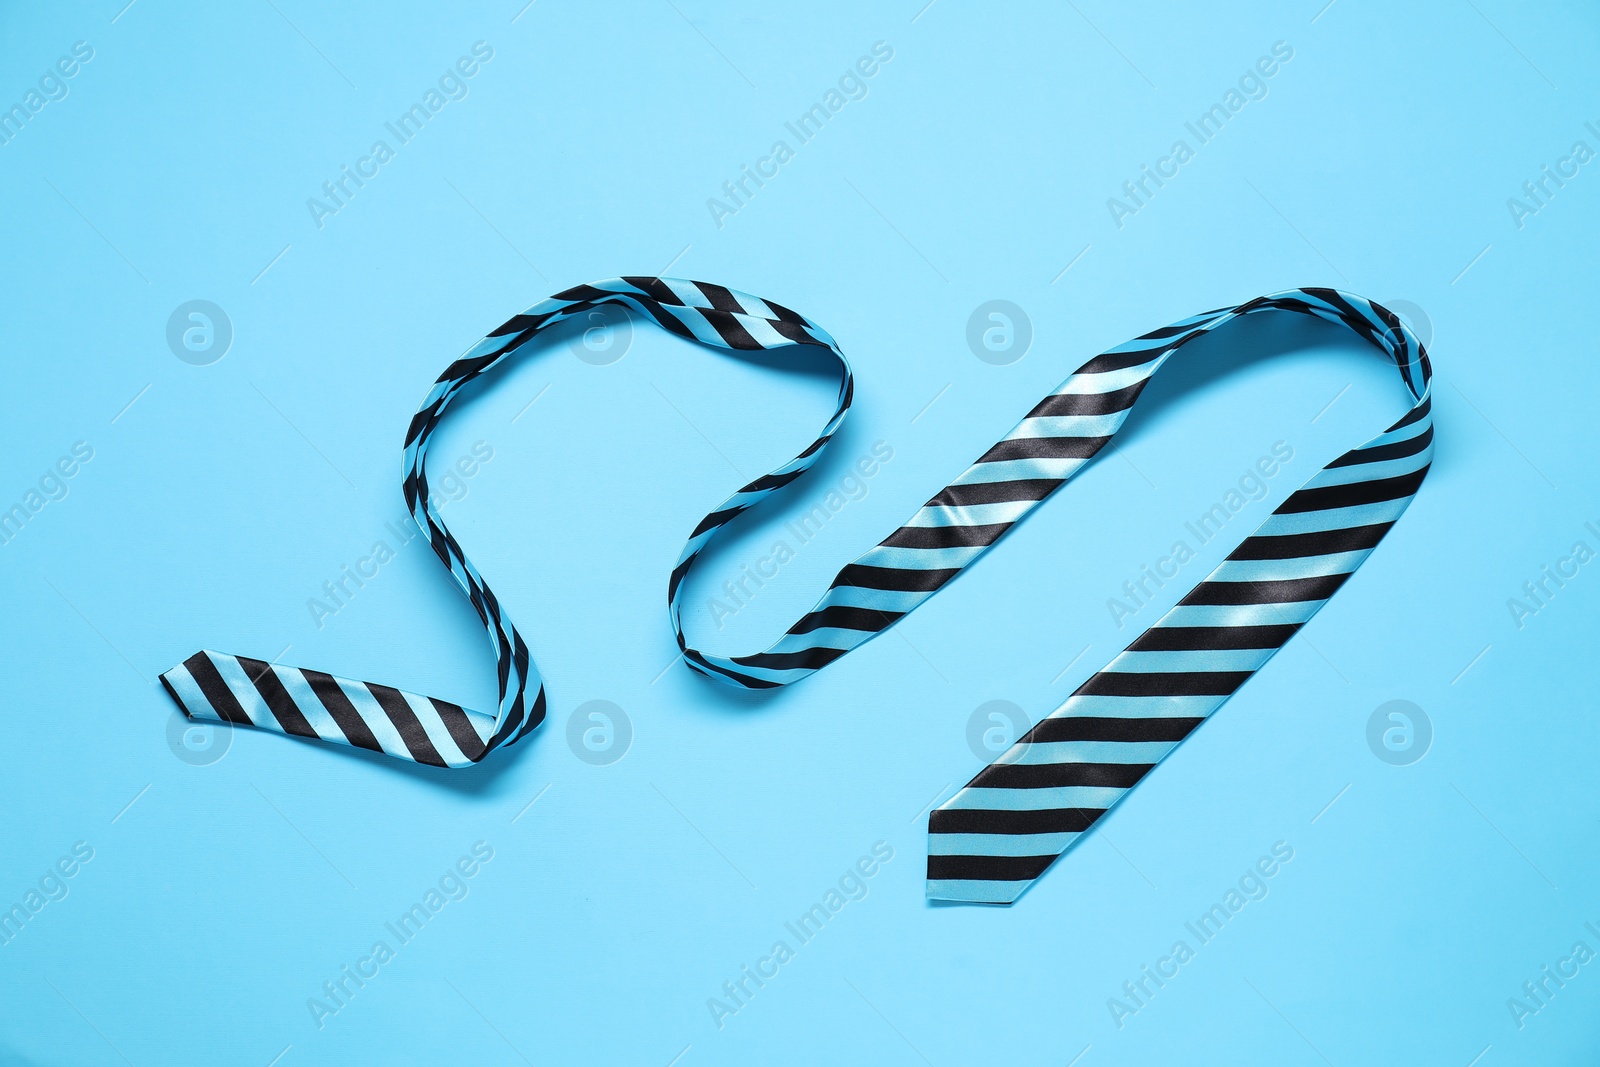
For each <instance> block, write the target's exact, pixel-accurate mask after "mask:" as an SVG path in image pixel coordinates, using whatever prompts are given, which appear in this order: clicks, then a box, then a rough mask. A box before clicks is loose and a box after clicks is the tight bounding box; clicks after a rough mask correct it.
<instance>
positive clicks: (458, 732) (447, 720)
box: [428, 697, 489, 763]
mask: <svg viewBox="0 0 1600 1067" xmlns="http://www.w3.org/2000/svg"><path fill="white" fill-rule="evenodd" d="M428 703H430V704H432V705H433V710H434V711H436V712H438V713H439V721H440V722H443V723H444V728H445V729H446V730H449V731H450V738H451V740H453V741H454V742H455V743H456V747H457V748H459V749H460V750H461V754H462V755H464V756H466V757H467V759H469V760H471V761H472V762H473V763H477V762H478V761H479V760H481V759H483V757H484V756H485V755H487V754H488V752H489V749H488V748H487V747H486V746H485V745H484V743H483V738H481V737H479V736H478V731H476V730H474V729H473V728H472V721H471V720H470V719H468V718H467V713H466V711H465V709H463V708H462V707H461V705H459V704H452V703H450V702H449V701H447V700H435V699H433V698H432V697H429V698H428Z"/></svg>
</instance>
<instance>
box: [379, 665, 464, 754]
mask: <svg viewBox="0 0 1600 1067" xmlns="http://www.w3.org/2000/svg"><path fill="white" fill-rule="evenodd" d="M361 684H362V685H365V686H366V687H367V691H368V692H369V693H371V694H372V696H373V699H375V700H377V702H378V706H379V707H381V708H382V709H383V713H384V714H385V715H387V716H389V721H390V722H392V723H394V728H395V730H396V731H398V732H399V734H400V740H402V741H404V742H405V743H406V751H407V752H410V753H411V758H412V759H414V760H416V761H417V762H418V763H426V764H427V765H428V766H430V767H447V766H449V764H447V763H445V761H444V759H443V757H441V756H440V755H439V750H438V749H436V748H434V747H433V742H432V741H430V740H429V739H428V732H427V731H426V730H424V729H423V728H422V723H421V722H420V721H418V719H417V713H416V712H414V711H412V710H411V705H410V704H409V703H407V702H406V698H405V696H404V694H402V693H401V692H400V690H398V689H391V688H390V687H389V686H386V685H379V684H378V683H377V682H362V683H361Z"/></svg>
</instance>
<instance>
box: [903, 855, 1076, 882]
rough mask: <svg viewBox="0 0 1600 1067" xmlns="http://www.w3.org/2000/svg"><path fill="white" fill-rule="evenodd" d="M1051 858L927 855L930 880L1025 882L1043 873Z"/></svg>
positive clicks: (1053, 859) (1052, 859) (1051, 860)
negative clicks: (956, 879)
mask: <svg viewBox="0 0 1600 1067" xmlns="http://www.w3.org/2000/svg"><path fill="white" fill-rule="evenodd" d="M1055 860H1056V858H1055V856H1053V855H1052V856H929V857H928V877H929V878H930V879H940V878H960V879H973V880H976V881H982V882H1028V881H1032V880H1033V879H1035V878H1037V877H1039V876H1040V875H1041V874H1043V873H1044V871H1045V868H1046V867H1049V866H1050V864H1052V863H1054V862H1055Z"/></svg>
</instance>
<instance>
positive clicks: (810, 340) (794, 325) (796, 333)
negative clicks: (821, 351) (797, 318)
mask: <svg viewBox="0 0 1600 1067" xmlns="http://www.w3.org/2000/svg"><path fill="white" fill-rule="evenodd" d="M767 321H768V322H770V323H772V329H773V331H774V332H775V333H777V334H778V335H779V336H780V337H785V338H787V339H788V340H790V341H793V342H794V343H795V344H799V345H819V346H822V347H826V346H825V345H823V344H822V342H821V341H819V340H817V339H816V338H815V337H813V336H811V331H809V330H807V329H806V328H805V326H804V325H803V324H802V323H798V322H789V321H788V320H787V319H777V320H773V319H768V320H767Z"/></svg>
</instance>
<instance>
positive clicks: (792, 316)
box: [763, 298, 806, 326]
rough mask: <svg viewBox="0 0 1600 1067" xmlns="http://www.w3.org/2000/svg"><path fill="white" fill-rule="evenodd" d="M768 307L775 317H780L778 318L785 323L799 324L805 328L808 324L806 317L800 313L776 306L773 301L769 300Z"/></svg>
mask: <svg viewBox="0 0 1600 1067" xmlns="http://www.w3.org/2000/svg"><path fill="white" fill-rule="evenodd" d="M763 299H765V298H763ZM766 305H767V307H769V308H771V309H772V313H773V314H774V315H776V316H778V318H779V319H781V320H782V321H784V322H792V323H797V324H799V325H801V326H804V325H805V323H806V317H805V316H804V315H802V314H800V313H799V312H798V311H791V310H789V309H788V308H786V307H784V306H783V305H782V304H775V303H773V302H772V301H771V300H767V301H766Z"/></svg>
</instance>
